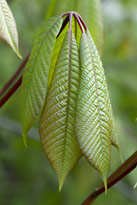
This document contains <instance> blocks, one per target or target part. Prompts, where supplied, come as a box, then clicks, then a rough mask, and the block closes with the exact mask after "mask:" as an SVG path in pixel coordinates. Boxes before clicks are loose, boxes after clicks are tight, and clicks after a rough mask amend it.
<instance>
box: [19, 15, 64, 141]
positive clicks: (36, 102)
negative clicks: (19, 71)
mask: <svg viewBox="0 0 137 205" xmlns="http://www.w3.org/2000/svg"><path fill="white" fill-rule="evenodd" d="M61 24H62V19H61V18H60V17H59V16H56V17H53V18H51V19H49V20H47V21H45V22H44V23H42V24H41V25H40V28H39V30H38V33H37V35H36V39H35V42H34V46H33V48H32V51H31V55H30V58H29V61H28V63H27V66H26V68H25V72H24V76H23V82H22V91H21V102H20V113H21V124H22V133H23V138H24V142H26V141H25V140H26V135H27V133H28V131H29V130H30V128H31V127H32V125H33V123H34V122H35V120H36V118H37V117H38V116H39V114H40V113H41V111H42V108H43V105H44V101H45V97H46V93H47V86H48V74H49V68H50V61H51V57H52V52H53V49H54V44H55V41H56V36H57V34H58V32H59V30H60V28H61Z"/></svg>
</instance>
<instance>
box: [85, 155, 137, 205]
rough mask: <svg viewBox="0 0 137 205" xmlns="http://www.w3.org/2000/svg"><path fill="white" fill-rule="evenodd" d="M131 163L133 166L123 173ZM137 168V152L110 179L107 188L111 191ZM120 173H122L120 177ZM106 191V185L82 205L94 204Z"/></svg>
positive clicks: (99, 188) (100, 187)
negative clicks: (111, 188)
mask: <svg viewBox="0 0 137 205" xmlns="http://www.w3.org/2000/svg"><path fill="white" fill-rule="evenodd" d="M132 158H134V161H133V162H132ZM130 161H131V164H130V165H129V166H128V167H127V168H126V169H125V170H123V171H121V169H122V168H123V167H124V166H126V164H129V163H130ZM136 166H137V151H136V152H135V153H134V154H133V155H132V156H131V157H129V158H128V159H127V160H126V161H125V162H124V163H123V164H122V165H121V166H120V167H119V168H118V169H117V170H116V171H115V172H114V173H113V174H112V175H111V176H110V177H108V179H107V181H108V185H107V188H108V189H109V188H110V187H112V186H113V185H114V184H116V183H117V182H119V181H120V180H121V179H123V178H124V177H125V176H126V175H128V174H129V173H130V172H131V171H132V170H133V169H135V168H136ZM118 173H120V174H119V175H118ZM115 175H116V177H114V176H115ZM104 191H105V188H104V185H101V186H99V187H98V188H97V189H96V190H95V191H94V192H93V193H92V194H90V195H89V196H88V197H87V198H86V199H85V201H84V202H83V203H82V205H89V204H92V202H93V201H94V200H95V199H96V198H97V197H98V196H99V195H100V194H102V193H103V192H104Z"/></svg>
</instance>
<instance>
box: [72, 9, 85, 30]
mask: <svg viewBox="0 0 137 205" xmlns="http://www.w3.org/2000/svg"><path fill="white" fill-rule="evenodd" d="M73 16H74V17H75V19H76V20H77V22H78V24H79V27H80V30H81V32H82V33H84V32H85V31H84V29H83V26H82V24H81V21H80V19H79V16H78V14H77V13H75V12H74V14H73Z"/></svg>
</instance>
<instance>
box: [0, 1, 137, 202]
mask: <svg viewBox="0 0 137 205" xmlns="http://www.w3.org/2000/svg"><path fill="white" fill-rule="evenodd" d="M9 3H10V8H11V10H12V11H13V13H14V17H15V19H16V23H17V26H18V32H19V41H20V52H21V55H22V56H24V57H25V56H26V55H27V53H28V52H29V51H30V49H31V47H32V43H33V40H34V36H35V32H36V30H37V26H38V25H39V24H40V23H41V21H42V20H43V19H44V17H45V14H46V12H47V10H48V6H49V3H50V0H46V1H45V0H39V1H37V0H33V3H32V1H30V2H29V1H27V0H20V1H17V0H12V1H9ZM102 7H103V14H104V27H105V28H104V29H105V33H104V36H105V43H104V46H105V48H104V54H103V64H104V68H105V72H106V77H107V82H108V87H109V91H110V97H111V102H112V106H113V110H114V115H115V122H116V129H117V133H118V137H119V140H120V147H121V152H122V155H123V158H124V160H126V159H127V158H128V157H129V156H130V155H131V154H132V153H133V152H134V151H136V150H137V122H136V121H135V120H136V118H137V57H136V56H137V14H136V9H137V1H134V0H102ZM20 63H21V60H19V59H18V58H17V57H16V55H15V54H14V53H12V51H11V49H10V48H8V46H6V45H5V43H3V42H2V41H0V89H1V88H2V87H3V85H4V84H5V83H6V82H7V80H8V79H9V78H10V76H11V75H12V74H13V73H14V72H15V71H16V69H17V67H18V65H19V64H20ZM19 91H20V90H18V91H17V92H16V93H15V94H14V95H13V96H12V98H11V99H10V100H9V101H8V102H7V103H6V104H5V105H4V106H3V108H2V109H1V110H0V116H1V117H0V204H2V205H9V204H10V205H31V204H33V205H35V204H36V205H37V204H39V205H44V204H47V205H64V204H65V205H78V204H80V203H81V202H82V201H83V200H84V199H85V197H86V196H87V195H88V194H89V193H91V192H92V191H93V190H94V189H95V188H96V187H97V186H98V185H99V184H100V183H102V181H101V178H100V177H99V175H98V174H97V173H96V171H95V170H94V169H93V168H91V167H90V165H89V164H88V163H87V162H86V161H85V160H84V159H81V160H80V162H79V163H78V165H77V166H76V167H75V169H74V170H73V172H72V173H71V174H70V176H69V177H68V179H67V181H66V182H65V184H64V187H63V189H62V191H61V193H59V192H58V182H57V178H56V176H55V174H54V171H53V170H52V168H51V167H50V165H49V163H48V161H47V159H46V157H45V156H44V152H43V150H42V148H41V145H40V143H39V141H35V140H33V139H31V138H30V139H29V142H28V148H27V149H26V148H25V147H24V144H23V141H22V137H21V134H16V130H17V129H18V124H17V126H15V127H11V125H10V123H9V124H8V123H7V125H6V126H7V129H5V127H6V126H5V127H4V128H2V122H3V123H4V117H6V118H8V119H12V120H13V121H18V122H19V120H20V119H19ZM5 123H6V122H5ZM10 129H11V130H12V131H10ZM14 130H15V132H14ZM34 137H35V136H34ZM120 164H121V162H120V159H119V154H118V153H117V151H116V150H115V149H114V148H113V149H112V161H111V166H110V173H112V171H114V170H115V169H117V168H118V166H119V165H120ZM136 176H137V170H134V171H133V172H132V173H131V174H129V175H128V176H127V177H125V178H124V180H122V182H120V183H118V184H117V186H114V187H113V188H112V189H110V190H109V191H108V194H107V195H105V194H102V195H101V196H100V197H99V198H98V199H97V200H96V201H95V202H94V204H95V205H107V204H110V202H111V204H112V205H113V204H114V205H115V204H117V205H125V204H128V205H134V204H137V189H135V190H134V189H133V186H134V185H135V183H136V180H137V178H136Z"/></svg>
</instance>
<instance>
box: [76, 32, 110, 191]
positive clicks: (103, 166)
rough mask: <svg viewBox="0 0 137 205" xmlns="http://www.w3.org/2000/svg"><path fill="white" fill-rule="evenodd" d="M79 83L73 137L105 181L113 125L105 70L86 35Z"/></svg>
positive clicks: (82, 38)
mask: <svg viewBox="0 0 137 205" xmlns="http://www.w3.org/2000/svg"><path fill="white" fill-rule="evenodd" d="M80 63H81V80H80V87H79V93H78V99H77V112H76V135H77V140H78V143H79V145H80V148H81V150H82V152H83V154H84V156H85V157H86V158H87V160H88V161H89V162H90V164H91V165H92V166H94V167H95V169H97V170H98V171H99V172H100V174H101V175H102V177H103V181H104V184H105V187H106V177H107V173H108V168H109V162H110V147H111V132H112V121H111V119H110V117H109V113H108V112H109V107H108V99H107V98H108V97H109V96H108V90H107V85H106V79H105V75H104V69H103V67H102V63H101V61H100V57H99V54H98V52H97V49H96V46H95V44H94V42H93V40H92V38H91V35H90V33H89V31H87V32H86V33H83V34H82V37H81V42H80Z"/></svg>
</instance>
